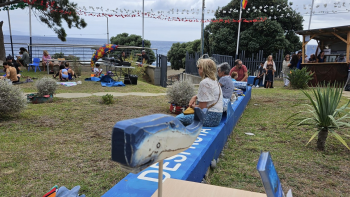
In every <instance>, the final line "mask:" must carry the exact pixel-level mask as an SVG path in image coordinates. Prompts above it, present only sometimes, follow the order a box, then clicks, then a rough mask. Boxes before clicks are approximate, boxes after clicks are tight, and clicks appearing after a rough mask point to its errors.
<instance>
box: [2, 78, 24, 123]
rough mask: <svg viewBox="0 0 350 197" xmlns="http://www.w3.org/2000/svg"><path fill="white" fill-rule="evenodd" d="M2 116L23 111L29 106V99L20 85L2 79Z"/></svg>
mask: <svg viewBox="0 0 350 197" xmlns="http://www.w3.org/2000/svg"><path fill="white" fill-rule="evenodd" d="M0 101H1V102H0V117H1V116H7V115H13V114H16V113H19V112H21V111H22V110H23V109H25V107H26V106H27V100H26V98H25V97H24V96H23V92H22V90H21V89H20V88H19V87H18V86H14V85H12V84H9V83H8V82H7V81H5V80H0Z"/></svg>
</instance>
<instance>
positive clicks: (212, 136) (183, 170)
mask: <svg viewBox="0 0 350 197" xmlns="http://www.w3.org/2000/svg"><path fill="white" fill-rule="evenodd" d="M247 88H248V89H247V90H246V92H245V96H244V97H239V98H238V100H237V101H236V102H234V103H233V104H232V105H231V107H228V109H227V115H224V116H223V118H222V120H221V123H220V125H219V126H217V127H203V129H202V131H201V133H200V134H199V136H198V138H197V140H196V141H195V142H194V143H193V145H192V146H191V147H190V148H189V149H187V150H186V151H184V152H182V153H179V154H177V155H175V156H173V157H171V158H168V159H166V160H164V164H163V181H165V180H166V179H167V178H173V179H179V180H186V181H192V182H201V181H202V180H203V178H204V176H205V173H206V172H207V170H208V168H209V167H210V163H211V161H212V160H213V159H217V158H218V157H219V156H220V153H221V151H222V149H223V148H224V145H225V143H226V141H227V139H228V137H229V135H230V134H231V132H232V131H233V129H234V127H235V125H236V124H237V122H238V120H239V118H240V117H241V116H242V114H243V112H244V110H245V108H246V106H247V104H248V102H249V100H250V98H251V87H247ZM158 168H159V166H158V163H156V164H153V165H152V166H150V167H148V168H146V169H145V170H143V171H141V172H139V173H137V174H132V173H130V174H128V175H127V176H126V177H125V178H124V179H122V180H121V181H119V183H117V184H116V185H115V186H114V187H112V188H111V189H110V190H109V191H107V192H106V193H105V194H104V195H103V197H116V196H129V197H133V196H135V197H136V196H137V197H142V196H145V197H146V196H147V197H149V196H152V194H153V193H154V192H155V191H156V190H157V189H158Z"/></svg>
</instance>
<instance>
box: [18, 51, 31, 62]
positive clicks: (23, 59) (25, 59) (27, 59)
mask: <svg viewBox="0 0 350 197" xmlns="http://www.w3.org/2000/svg"><path fill="white" fill-rule="evenodd" d="M19 50H20V54H22V57H21V59H20V60H19V62H20V63H21V64H22V65H23V66H25V67H28V64H30V57H29V54H28V51H27V49H25V48H24V47H21V48H20V49H19Z"/></svg>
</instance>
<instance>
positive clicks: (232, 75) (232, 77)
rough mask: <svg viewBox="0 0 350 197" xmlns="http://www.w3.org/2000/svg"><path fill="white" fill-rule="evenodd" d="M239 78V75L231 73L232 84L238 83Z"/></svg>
mask: <svg viewBox="0 0 350 197" xmlns="http://www.w3.org/2000/svg"><path fill="white" fill-rule="evenodd" d="M237 77H238V73H237V72H232V73H231V80H232V82H235V81H237V80H236V79H237Z"/></svg>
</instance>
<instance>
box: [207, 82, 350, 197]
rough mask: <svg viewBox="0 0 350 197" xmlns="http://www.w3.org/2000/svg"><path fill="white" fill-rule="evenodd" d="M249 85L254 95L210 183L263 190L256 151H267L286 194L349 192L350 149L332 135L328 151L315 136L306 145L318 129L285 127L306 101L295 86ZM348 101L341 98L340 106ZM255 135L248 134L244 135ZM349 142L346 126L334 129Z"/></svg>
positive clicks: (338, 193) (328, 140)
mask: <svg viewBox="0 0 350 197" xmlns="http://www.w3.org/2000/svg"><path fill="white" fill-rule="evenodd" d="M275 86H276V87H277V88H275V89H262V88H259V89H253V93H252V99H251V101H250V102H249V104H248V106H247V108H246V111H245V112H244V114H243V115H242V117H241V119H240V121H239V123H238V124H237V125H236V127H235V129H234V131H233V134H232V136H231V138H230V139H229V140H228V144H227V145H228V146H227V148H226V149H225V150H224V151H223V153H224V155H223V156H222V157H221V158H220V160H219V163H218V166H217V168H216V169H215V170H214V171H211V173H210V175H209V177H208V180H207V181H208V183H210V184H213V185H219V186H224V187H232V188H236V189H243V190H249V191H254V192H263V193H265V191H264V188H263V185H262V182H261V180H260V176H259V173H258V171H257V170H256V166H257V161H258V159H259V155H260V151H270V153H271V155H272V159H273V161H274V164H275V167H276V170H277V172H278V175H279V177H280V179H281V182H282V186H283V189H284V191H285V192H287V191H288V190H289V189H292V191H293V194H294V195H293V196H344V197H345V196H349V194H350V181H349V180H350V165H349V162H350V151H349V150H347V148H346V147H345V146H343V145H342V144H341V143H340V142H339V141H338V140H336V139H335V137H333V136H332V135H331V134H330V135H328V139H327V143H326V151H324V152H320V151H318V150H317V149H316V140H315V139H314V141H312V142H311V143H310V144H309V145H308V146H305V144H306V143H307V142H308V140H309V139H310V137H311V136H312V135H313V134H314V132H315V131H316V130H314V129H311V128H310V127H306V126H305V127H292V128H286V126H287V124H286V122H285V120H286V119H287V118H288V117H289V116H290V115H291V114H292V113H293V112H297V111H299V110H302V109H303V108H305V107H303V106H298V107H293V105H296V104H300V103H308V101H307V100H306V97H305V96H304V95H303V94H302V92H301V91H298V90H288V89H284V88H278V86H279V87H281V86H282V83H281V82H277V81H276V85H275ZM346 101H347V99H345V98H343V100H342V104H344V103H345V102H346ZM247 132H249V133H254V134H255V136H248V135H245V133H247ZM338 133H339V134H341V136H342V137H343V139H344V140H345V141H346V142H347V143H348V144H349V145H350V135H349V130H348V129H346V130H342V131H338Z"/></svg>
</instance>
